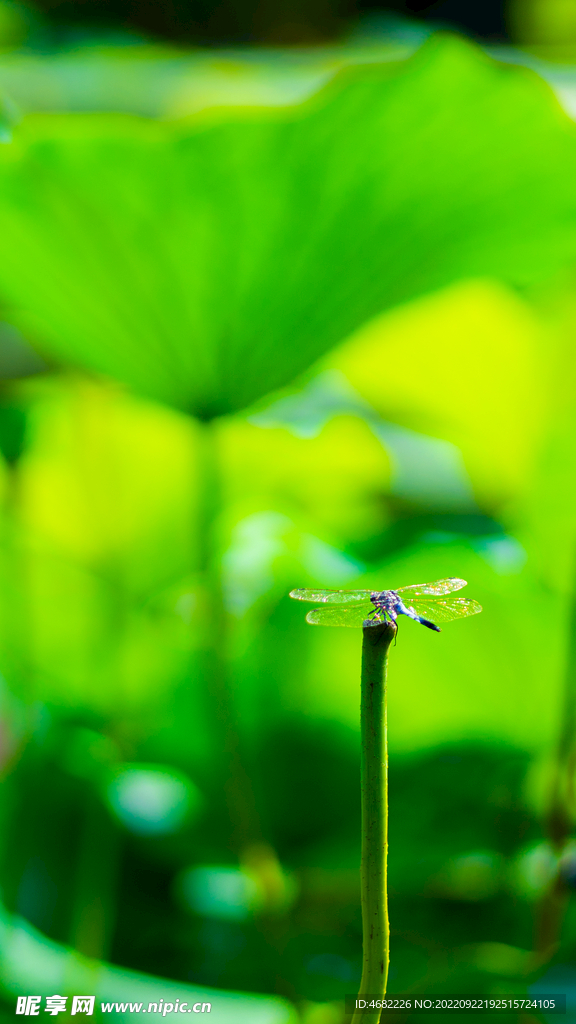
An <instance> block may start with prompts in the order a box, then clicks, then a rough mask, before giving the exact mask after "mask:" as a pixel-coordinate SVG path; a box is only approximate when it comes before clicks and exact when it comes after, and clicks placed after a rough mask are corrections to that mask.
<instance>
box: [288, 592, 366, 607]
mask: <svg viewBox="0 0 576 1024" xmlns="http://www.w3.org/2000/svg"><path fill="white" fill-rule="evenodd" d="M370 593H371V592H370V591H369V590H291V591H290V597H295V598H296V600H297V601H310V602H312V604H320V603H322V604H362V603H366V601H368V602H369V601H370Z"/></svg>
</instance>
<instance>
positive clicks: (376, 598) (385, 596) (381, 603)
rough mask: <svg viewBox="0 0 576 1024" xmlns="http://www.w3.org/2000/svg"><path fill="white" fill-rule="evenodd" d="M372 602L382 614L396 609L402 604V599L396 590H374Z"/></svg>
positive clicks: (371, 597) (371, 595)
mask: <svg viewBox="0 0 576 1024" xmlns="http://www.w3.org/2000/svg"><path fill="white" fill-rule="evenodd" d="M370 600H371V602H372V604H373V605H374V607H375V608H376V609H378V611H382V612H387V611H389V610H390V608H394V607H395V606H396V605H397V604H398V603H399V602H400V598H399V597H398V594H397V593H396V591H395V590H373V591H372V592H371V594H370ZM400 603H401V602H400Z"/></svg>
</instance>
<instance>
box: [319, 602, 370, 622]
mask: <svg viewBox="0 0 576 1024" xmlns="http://www.w3.org/2000/svg"><path fill="white" fill-rule="evenodd" d="M373 611H374V605H372V604H370V602H369V601H368V602H365V603H364V604H357V605H356V606H355V607H351V606H349V607H348V608H346V607H340V608H335V607H332V608H313V609H312V611H311V612H308V615H307V616H306V622H310V623H311V624H312V625H313V626H355V627H359V626H361V625H362V623H363V622H364V620H365V619H367V618H368V616H369V615H370V614H371V612H373Z"/></svg>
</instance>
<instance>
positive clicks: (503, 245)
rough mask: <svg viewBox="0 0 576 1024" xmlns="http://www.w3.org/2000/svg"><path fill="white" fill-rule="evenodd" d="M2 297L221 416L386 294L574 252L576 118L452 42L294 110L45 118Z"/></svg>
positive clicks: (101, 357) (132, 374) (5, 212)
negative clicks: (157, 118) (168, 117)
mask: <svg viewBox="0 0 576 1024" xmlns="http://www.w3.org/2000/svg"><path fill="white" fill-rule="evenodd" d="M0 161H1V162H0V224H1V231H0V291H1V292H2V294H3V296H4V298H5V300H6V302H7V304H8V305H9V307H10V316H9V318H10V319H11V320H12V321H13V322H14V323H17V324H18V325H19V326H21V327H22V328H23V329H24V331H25V333H26V334H27V335H28V336H29V337H32V338H34V339H35V340H36V341H37V343H38V345H39V346H40V348H41V349H42V350H45V351H49V352H51V353H52V354H53V355H55V356H57V357H58V358H60V359H63V360H65V361H69V362H73V363H79V364H82V365H84V366H86V367H89V368H91V369H93V370H96V371H100V372H103V373H107V374H110V375H112V376H115V377H117V378H119V379H120V380H123V381H125V382H127V383H128V384H130V385H131V386H132V387H134V388H136V389H138V390H140V391H141V392H143V393H145V394H147V395H150V396H152V397H155V398H159V399H161V400H164V401H167V402H170V403H172V404H175V405H177V406H179V407H180V408H183V409H185V410H187V411H189V412H192V413H195V414H197V415H199V416H201V417H205V418H209V417H212V416H215V415H219V414H222V413H226V412H229V411H232V410H235V409H239V408H242V407H244V406H246V405H248V404H250V403H251V402H253V401H254V400H256V399H258V398H259V397H260V396H262V395H264V394H265V393H267V392H268V391H270V390H271V389H273V388H277V387H279V386H281V385H283V384H285V383H286V382H288V381H290V380H291V379H293V378H294V376H295V375H296V374H298V373H299V372H301V371H302V370H304V369H305V368H306V367H307V366H309V365H310V363H311V362H312V361H313V360H315V359H316V358H317V357H318V356H320V355H321V354H322V353H323V352H325V351H326V350H327V349H329V348H330V347H331V346H332V345H334V344H335V343H336V342H338V341H339V340H340V339H342V338H343V337H345V336H346V335H347V334H349V333H350V332H351V331H352V330H353V329H355V328H356V327H358V326H359V325H360V324H361V323H362V322H364V321H365V320H366V319H368V318H369V317H371V316H374V315H375V314H377V313H378V312H380V311H381V310H382V309H383V308H385V307H386V306H388V305H391V304H394V303H397V302H400V301H402V300H405V299H407V298H409V297H410V296H412V295H415V294H418V293H420V292H422V291H425V290H428V289H432V288H437V287H440V286H441V285H443V284H445V283H447V282H449V281H450V280H452V279H454V278H457V277H462V276H472V275H481V274H486V273H492V274H495V275H499V276H502V277H503V278H505V279H506V280H509V281H511V282H513V283H519V284H522V283H527V282H529V281H531V280H533V279H534V278H537V277H538V276H539V275H540V274H546V273H549V272H550V271H551V270H553V269H555V268H556V267H557V266H559V265H561V264H562V262H563V261H564V260H566V259H568V258H571V257H572V256H573V255H574V254H575V253H576V231H575V227H576V224H575V219H576V190H575V189H574V185H573V182H574V177H575V172H576V132H575V130H574V128H573V126H572V125H571V124H570V122H568V120H567V119H565V118H564V116H563V115H562V114H561V112H560V110H559V108H558V107H557V105H556V102H555V101H554V99H553V98H552V95H551V94H550V93H549V91H548V89H547V87H546V86H545V85H543V83H542V82H540V81H539V80H538V79H537V78H536V77H535V76H532V75H531V74H530V73H529V72H526V71H525V70H523V69H522V70H521V69H518V68H509V67H504V66H499V65H497V64H495V63H493V62H492V61H490V60H488V59H487V58H485V57H484V56H483V55H481V54H480V52H479V51H477V50H475V49H474V48H473V47H471V46H470V45H468V44H466V43H463V42H461V41H458V40H456V39H451V38H441V37H436V38H434V39H432V40H431V41H430V42H429V43H427V44H426V45H425V46H424V47H423V48H422V49H421V50H420V51H419V52H418V53H417V54H416V55H415V56H414V57H413V58H412V59H411V60H409V61H407V62H406V63H405V64H401V65H398V66H392V65H372V66H364V67H357V68H351V69H348V70H346V71H344V72H342V73H341V74H340V75H339V76H338V77H337V78H336V79H335V80H334V82H333V83H331V84H330V85H329V86H328V87H327V88H326V89H325V90H323V92H322V93H320V94H319V95H317V96H316V97H314V98H313V99H311V100H309V101H307V102H306V103H304V104H302V105H300V106H296V107H293V108H287V109H285V110H284V111H282V112H279V111H270V110H269V109H268V110H267V109H260V110H255V109H251V110H248V109H236V110H228V111H222V112H220V113H219V114H218V115H214V114H208V113H205V114H204V115H202V116H199V117H198V118H197V119H196V120H195V121H190V122H188V123H181V124H151V123H147V122H145V121H142V120H139V119H137V118H130V117H122V116H117V117H113V116H82V115H78V116H71V115H69V116H51V115H37V116H34V117H30V118H28V119H27V120H26V121H25V122H24V124H23V125H22V127H21V129H20V130H19V131H18V134H17V139H16V141H15V143H14V145H13V146H10V147H5V148H4V149H3V151H2V154H1V155H0Z"/></svg>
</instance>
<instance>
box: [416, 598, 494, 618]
mask: <svg viewBox="0 0 576 1024" xmlns="http://www.w3.org/2000/svg"><path fill="white" fill-rule="evenodd" d="M405 604H406V605H407V607H410V608H412V610H413V611H415V612H416V614H417V615H421V616H422V618H424V619H429V620H430V621H431V622H434V623H437V622H452V621H453V620H454V619H466V618H467V617H468V616H469V615H478V612H481V611H482V605H480V604H478V601H472V599H471V598H469V597H445V598H442V597H440V598H437V600H436V601H434V600H430V601H426V600H425V599H423V598H414V600H412V601H410V602H409V603H408V602H405Z"/></svg>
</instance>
